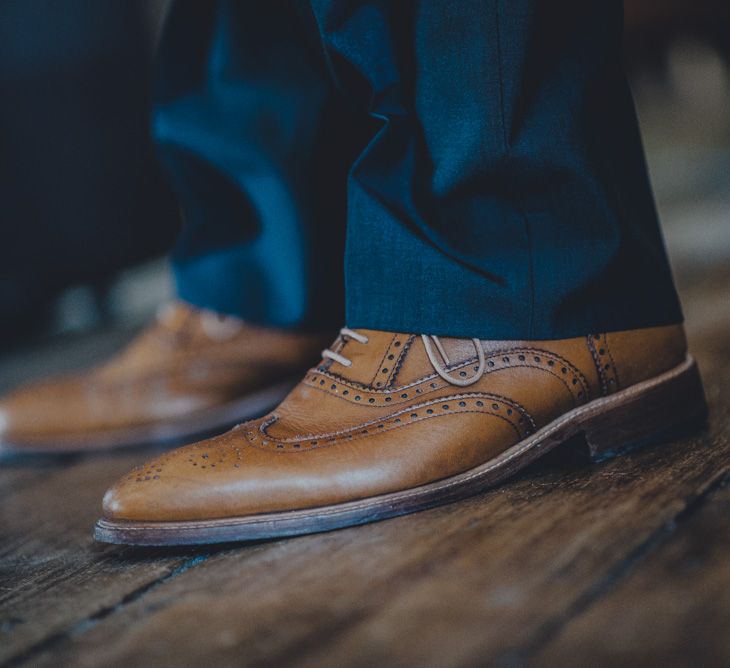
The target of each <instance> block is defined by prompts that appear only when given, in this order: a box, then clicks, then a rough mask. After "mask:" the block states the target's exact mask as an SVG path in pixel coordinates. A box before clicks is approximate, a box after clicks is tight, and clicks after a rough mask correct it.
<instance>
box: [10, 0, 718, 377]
mask: <svg viewBox="0 0 730 668" xmlns="http://www.w3.org/2000/svg"><path fill="white" fill-rule="evenodd" d="M169 5H170V0H63V2H61V1H59V0H3V1H2V2H1V3H0V95H1V96H2V101H3V104H2V105H0V201H2V203H3V206H2V209H1V210H0V228H1V229H0V239H2V240H3V243H2V245H0V323H2V326H1V327H0V357H2V360H3V363H4V367H3V368H4V369H5V370H6V371H7V373H5V374H4V376H5V377H4V378H3V379H0V387H6V386H9V385H12V384H13V383H14V378H13V376H14V375H15V374H14V372H13V368H14V367H13V360H14V359H16V358H17V360H18V364H20V363H21V361H22V364H23V365H24V369H23V372H22V376H23V377H26V378H27V377H28V375H34V374H33V370H32V369H31V370H30V373H29V369H28V363H29V356H28V355H27V351H28V348H29V347H36V346H39V344H43V345H45V346H46V347H48V345H49V342H54V341H64V342H65V343H64V345H67V344H68V341H69V339H74V337H75V338H79V339H83V340H84V341H85V343H84V346H85V348H84V349H85V350H86V351H87V352H89V351H90V350H91V352H90V353H89V354H91V356H92V357H93V341H94V337H95V335H96V334H97V333H99V332H106V335H105V336H103V337H99V340H103V342H104V343H103V347H104V348H107V347H110V348H113V347H114V346H116V345H118V342H119V341H118V339H120V337H121V338H124V337H125V336H127V333H128V332H131V331H133V330H134V329H135V328H136V327H137V326H139V325H140V324H142V323H143V322H145V321H146V320H147V319H149V318H150V316H151V314H152V313H153V312H154V310H155V309H156V307H157V306H158V305H159V304H160V303H161V302H164V301H165V300H166V299H168V298H169V297H170V295H171V283H170V277H169V274H168V272H167V265H166V261H165V259H164V255H165V252H166V250H167V249H168V248H169V247H170V245H171V243H172V241H173V239H174V238H175V234H176V233H177V230H178V229H179V225H180V221H179V212H178V208H177V205H176V203H175V201H174V198H173V197H172V194H171V193H170V191H169V190H168V189H167V186H166V184H165V182H164V180H163V178H162V175H161V172H160V170H159V167H158V165H157V162H156V158H155V155H154V151H153V147H152V145H151V142H150V140H149V137H148V125H147V119H148V109H149V103H150V101H149V89H150V77H151V72H152V66H153V61H154V53H155V46H156V44H157V41H158V38H159V35H160V31H161V29H162V25H163V23H164V18H165V14H166V11H167V10H168V9H169ZM29 43H32V44H33V45H34V48H32V49H29V48H28V44H29ZM626 61H627V66H628V70H629V74H630V78H631V82H632V86H633V89H634V94H635V97H636V104H637V107H638V111H639V117H640V122H641V125H642V130H643V134H644V141H645V145H646V149H647V157H648V161H649V167H650V172H651V177H652V181H653V184H654V189H655V194H656V198H657V201H658V206H659V210H660V214H661V217H662V220H663V224H664V231H665V235H666V239H667V244H668V246H669V250H670V254H671V256H672V260H673V266H674V270H675V274H676V278H677V281H678V284H679V286H680V289H681V290H683V291H685V292H686V291H688V290H690V291H691V289H693V286H697V285H700V286H703V289H713V287H712V286H713V285H715V286H716V287H715V288H714V289H715V290H716V297H715V299H714V300H713V301H712V302H711V303H712V304H713V307H712V308H713V309H714V308H717V309H724V310H725V312H728V311H730V308H729V307H730V295H729V294H728V291H727V289H726V287H727V286H728V280H727V277H728V276H729V275H730V2H728V0H694V1H693V2H687V0H626ZM708 284H711V285H709V287H708ZM686 302H687V299H685V306H686V307H688V308H691V305H690V304H687V303H686ZM704 303H707V300H705V302H704ZM693 317H698V318H700V317H703V316H702V314H697V315H696V316H693ZM110 331H113V332H116V334H115V335H114V336H111V337H110V336H109V335H108V333H109V332H110ZM79 334H84V336H83V337H79ZM89 341H91V344H90V343H89ZM89 346H91V347H89ZM42 347H43V346H41V348H42ZM48 350H49V353H50V351H52V350H53V345H52V344H51V347H50V348H48ZM65 350H68V348H65ZM102 352H103V351H102V350H101V349H100V350H99V354H101V353H102ZM71 357H73V355H71ZM43 366H44V363H43V358H42V356H41V357H39V358H38V368H39V370H41V369H42V368H43ZM56 367H58V364H56ZM18 374H20V370H19V371H18Z"/></svg>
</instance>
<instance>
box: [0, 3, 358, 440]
mask: <svg viewBox="0 0 730 668" xmlns="http://www.w3.org/2000/svg"><path fill="white" fill-rule="evenodd" d="M160 65H161V67H160V72H159V77H158V104H157V107H156V109H155V114H154V133H155V137H156V140H157V142H158V146H159V150H160V154H161V156H162V158H163V160H164V162H165V165H166V167H167V169H168V172H169V175H170V177H171V180H172V182H173V184H174V186H175V187H176V189H177V191H178V193H179V196H180V200H181V203H182V209H183V212H184V214H185V225H184V229H183V232H182V235H181V237H180V239H179V241H178V243H177V245H176V248H175V252H174V254H173V255H174V267H175V274H176V278H177V287H178V293H179V297H180V298H181V299H180V300H179V301H178V302H177V303H175V304H173V305H171V306H170V307H169V308H167V309H166V310H165V311H164V312H163V313H162V314H161V317H159V318H158V321H157V322H155V323H153V324H152V325H151V326H150V327H149V328H147V329H146V330H145V331H144V332H143V333H142V334H141V335H139V336H138V337H137V339H135V340H134V341H133V342H132V344H131V345H130V346H128V347H127V348H126V349H125V350H124V351H122V352H121V353H120V354H118V355H117V356H115V357H114V358H112V359H111V360H110V361H109V362H108V363H106V364H104V365H102V366H100V367H96V368H94V369H91V370H86V371H82V372H81V373H79V374H76V375H74V376H72V377H70V378H66V377H64V378H51V379H48V380H46V381H43V382H41V383H34V384H31V385H29V386H25V387H23V388H19V389H18V390H16V391H15V392H13V393H11V394H10V395H6V396H4V397H2V400H0V451H2V450H3V449H6V450H12V451H18V452H36V451H41V450H42V451H48V452H63V451H69V450H95V449H102V448H112V447H118V446H123V445H130V444H139V443H150V442H155V441H161V440H163V441H164V440H168V441H169V440H172V439H175V440H178V441H179V440H182V439H190V438H192V437H193V436H200V435H202V434H205V433H210V432H214V431H220V430H222V429H223V428H225V427H228V426H230V425H231V424H235V423H237V422H240V421H242V420H243V419H246V418H249V417H252V416H253V415H257V414H259V415H260V414H261V413H264V412H265V411H266V410H268V409H270V408H271V407H273V406H275V405H276V403H278V401H280V400H281V398H283V396H284V395H285V394H286V393H287V392H288V391H289V389H291V387H292V386H293V385H294V384H295V383H296V381H297V380H298V379H299V377H300V376H301V374H302V373H303V372H304V371H305V370H306V369H307V368H308V367H309V366H310V365H311V364H312V363H314V362H316V360H317V359H318V358H317V356H318V355H319V352H320V351H321V350H322V348H323V347H324V346H326V345H327V344H329V343H330V342H331V341H332V338H333V336H334V331H336V330H335V328H336V327H337V326H339V325H340V324H341V321H342V312H343V297H342V276H341V274H342V269H341V265H342V243H343V237H344V219H345V181H346V173H347V165H348V163H349V162H350V161H351V155H350V154H351V153H352V150H351V147H352V146H353V145H354V143H355V142H356V141H357V134H358V132H361V131H360V130H358V124H357V123H353V122H352V117H351V115H350V114H349V113H347V111H346V110H345V109H343V108H342V106H341V105H340V104H338V103H337V102H336V101H335V99H334V96H333V94H332V87H331V83H330V80H329V78H328V73H327V69H326V64H325V59H324V54H323V53H322V49H321V43H320V39H319V34H318V31H317V26H316V23H315V21H314V18H313V16H312V13H311V9H310V7H309V5H308V3H306V2H301V1H299V2H289V1H288V0H273V1H271V2H267V3H264V4H260V3H253V2H248V3H242V2H233V1H229V0H223V1H221V2H219V3H213V2H199V1H198V0H194V1H190V0H179V1H178V2H177V3H176V4H175V5H174V7H173V13H172V15H171V17H170V20H169V24H168V26H167V30H166V34H165V39H164V43H163V47H162V52H161V63H160ZM361 118H362V119H364V120H365V121H367V117H366V115H365V114H362V116H361Z"/></svg>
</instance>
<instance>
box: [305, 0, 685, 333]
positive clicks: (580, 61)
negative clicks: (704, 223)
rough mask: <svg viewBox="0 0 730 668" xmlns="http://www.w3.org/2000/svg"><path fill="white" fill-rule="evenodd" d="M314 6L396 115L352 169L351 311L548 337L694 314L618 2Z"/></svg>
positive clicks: (381, 319) (333, 47) (353, 85)
mask: <svg viewBox="0 0 730 668" xmlns="http://www.w3.org/2000/svg"><path fill="white" fill-rule="evenodd" d="M313 6H314V8H315V9H316V13H317V16H318V20H319V24H320V26H321V29H322V33H323V39H324V42H325V44H326V47H327V49H328V51H329V53H330V57H331V58H332V60H333V61H334V62H336V63H339V64H341V65H342V66H341V67H340V68H338V70H337V71H336V75H337V77H338V82H339V84H340V86H342V87H343V88H345V89H346V90H350V91H352V93H353V94H354V93H355V92H356V91H360V90H362V89H363V82H364V83H365V84H366V86H365V91H366V95H367V96H369V97H370V99H371V100H372V102H371V105H370V112H371V114H372V115H373V116H375V117H377V118H379V119H381V121H382V126H381V128H380V131H379V132H378V134H377V135H376V136H375V138H374V139H373V141H372V142H371V143H370V145H369V146H368V147H367V149H366V150H365V151H364V153H363V154H362V155H361V157H360V159H359V160H358V162H357V164H356V165H355V167H354V168H353V169H352V172H351V174H350V181H349V210H348V242H347V256H346V290H347V323H348V325H350V326H353V327H369V328H373V329H385V330H397V331H414V332H428V333H433V334H443V335H451V336H479V337H482V338H492V339H495V338H526V339H535V338H542V339H552V338H563V337H568V336H576V335H578V334H581V333H585V332H588V331H605V330H620V329H629V328H634V327H646V326H650V325H661V324H667V323H675V322H680V321H681V313H680V308H679V305H678V301H677V297H676V294H675V290H674V287H673V285H672V279H671V275H670V271H669V268H668V264H667V259H666V255H665V251H664V247H663V243H662V238H661V234H660V231H659V228H658V223H657V217H656V213H655V210H654V204H653V199H652V195H651V191H650V187H649V183H648V179H647V174H646V169H645V165H644V158H643V153H642V148H641V143H640V137H639V133H638V130H637V124H636V116H635V113H634V108H633V103H632V99H631V95H630V92H629V89H628V86H627V83H626V80H625V77H624V73H623V69H622V63H621V45H622V2H621V1H620V0H610V1H608V2H601V3H591V2H578V1H577V0H558V2H549V3H545V2H537V1H536V0H509V1H507V0H463V1H460V2H452V1H451V0H424V1H419V2H416V1H413V2H389V1H388V0H381V1H373V2H368V3H362V2H354V1H353V2H348V1H344V2H343V1H339V0H338V1H337V2H331V1H329V0H314V1H313ZM406 286H407V287H406Z"/></svg>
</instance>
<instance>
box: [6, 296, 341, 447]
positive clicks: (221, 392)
mask: <svg viewBox="0 0 730 668" xmlns="http://www.w3.org/2000/svg"><path fill="white" fill-rule="evenodd" d="M330 337H331V335H330ZM330 340H331V339H330ZM325 341H327V339H325ZM323 345H324V344H323V339H322V337H321V336H314V335H304V334H298V333H293V332H287V331H283V330H276V329H263V328H260V327H254V326H251V325H248V324H245V323H243V322H242V321H240V320H238V319H235V318H231V317H224V316H220V315H217V314H215V313H212V312H209V311H203V310H200V309H196V308H194V307H192V306H190V305H187V304H184V303H182V302H177V303H174V304H172V305H170V306H168V307H167V308H165V309H164V310H163V311H162V312H161V314H160V316H159V317H158V319H157V322H156V323H155V324H153V325H152V326H151V327H149V328H148V329H147V330H145V331H144V332H143V333H142V334H140V335H139V336H138V337H137V338H136V339H135V340H134V341H133V342H132V343H131V344H130V345H129V346H128V347H127V348H126V349H125V350H123V351H122V352H121V353H120V354H119V355H117V356H116V357H114V358H113V359H112V360H110V361H109V362H107V363H106V364H103V365H101V366H98V367H95V368H93V369H91V370H88V371H86V372H83V373H79V374H74V375H68V376H63V377H57V378H51V379H49V380H46V381H42V382H38V383H31V384H28V385H26V386H24V387H21V388H19V389H17V390H15V391H14V392H12V393H10V394H8V395H6V396H5V397H2V398H1V399H0V453H7V452H12V453H30V452H47V453H62V452H71V451H84V450H97V449H106V448H114V447H120V446H130V445H139V444H147V443H153V442H164V441H177V443H178V444H179V443H180V441H181V440H182V439H186V440H189V439H190V438H192V437H193V436H203V435H206V434H211V433H214V432H215V431H223V430H224V429H226V428H229V427H231V426H232V425H234V424H236V423H237V422H240V421H241V420H242V419H249V418H251V417H254V416H256V415H261V414H263V413H265V412H266V411H268V410H271V408H273V407H274V406H276V404H277V403H278V402H279V401H281V399H282V398H283V397H284V396H286V394H287V392H289V390H291V388H292V387H293V386H294V385H295V384H296V382H297V381H298V380H299V378H301V375H302V373H303V372H304V371H305V370H306V369H307V368H309V366H310V365H311V364H312V363H313V362H314V361H316V360H317V359H318V357H319V355H320V351H321V349H322V346H323Z"/></svg>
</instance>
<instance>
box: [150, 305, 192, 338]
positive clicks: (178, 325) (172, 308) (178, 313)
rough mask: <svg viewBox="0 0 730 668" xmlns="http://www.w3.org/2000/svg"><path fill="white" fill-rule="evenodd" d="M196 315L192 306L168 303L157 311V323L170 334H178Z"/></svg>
mask: <svg viewBox="0 0 730 668" xmlns="http://www.w3.org/2000/svg"><path fill="white" fill-rule="evenodd" d="M198 313H199V312H198V310H197V309H196V308H195V307H194V306H191V305H190V304H186V303H185V302H181V301H175V302H170V303H169V304H165V305H163V306H161V307H160V309H159V310H158V311H157V322H158V323H159V324H160V325H162V327H164V328H165V329H166V330H168V331H170V332H179V331H180V330H181V329H182V328H183V327H184V326H185V325H186V324H188V323H189V322H190V319H191V317H193V316H195V315H197V314H198Z"/></svg>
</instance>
